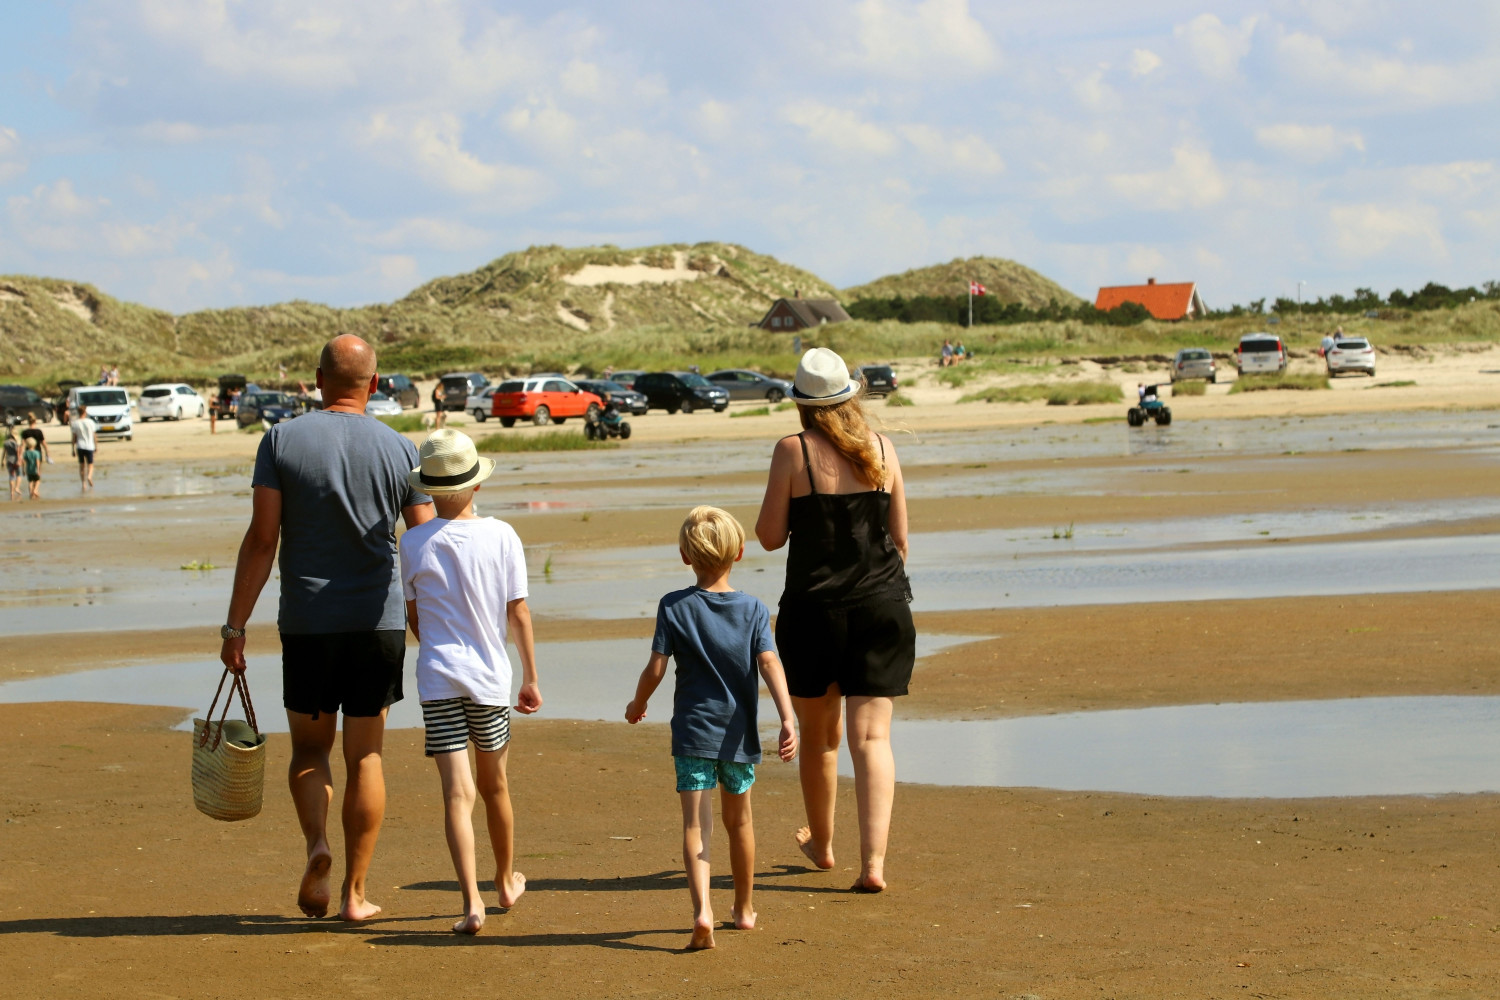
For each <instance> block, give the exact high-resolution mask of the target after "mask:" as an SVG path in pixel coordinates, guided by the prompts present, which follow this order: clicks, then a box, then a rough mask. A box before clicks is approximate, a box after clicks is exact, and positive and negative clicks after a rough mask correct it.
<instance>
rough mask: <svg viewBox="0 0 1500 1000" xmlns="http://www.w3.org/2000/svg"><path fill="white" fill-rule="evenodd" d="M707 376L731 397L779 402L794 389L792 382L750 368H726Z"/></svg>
mask: <svg viewBox="0 0 1500 1000" xmlns="http://www.w3.org/2000/svg"><path fill="white" fill-rule="evenodd" d="M707 378H708V380H709V381H710V382H712V383H713V384H714V385H716V386H718V387H719V388H720V389H723V390H725V391H726V392H728V393H729V398H730V399H763V400H765V401H766V402H768V403H779V402H781V401H782V400H783V399H785V398H786V394H787V393H789V392H791V391H792V383H790V382H787V381H785V380H783V379H779V378H772V377H771V376H769V375H762V374H761V373H760V372H753V371H751V370H749V369H748V368H726V369H724V370H723V371H717V372H710V373H709V374H708V375H707Z"/></svg>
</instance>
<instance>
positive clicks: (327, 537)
mask: <svg viewBox="0 0 1500 1000" xmlns="http://www.w3.org/2000/svg"><path fill="white" fill-rule="evenodd" d="M419 461H420V459H419V457H418V454H417V448H416V445H414V444H412V443H411V442H410V441H408V440H407V439H406V438H404V437H402V436H401V435H400V434H397V433H396V432H395V431H393V430H391V428H389V427H387V426H386V425H385V424H383V423H381V422H380V421H379V420H376V419H375V418H374V417H367V416H365V415H364V414H360V413H340V412H338V411H337V410H314V411H312V412H311V413H306V414H303V415H302V416H300V417H298V418H297V419H296V420H288V421H287V422H285V423H280V424H277V425H276V426H274V427H272V428H271V429H270V430H268V431H266V435H265V437H264V438H262V439H261V442H260V450H259V451H258V452H257V453H256V455H255V474H254V476H252V478H251V480H250V482H251V485H252V486H269V487H270V488H271V489H274V490H279V491H280V493H281V555H280V558H279V562H278V565H279V566H280V568H281V611H280V614H279V615H278V616H277V619H276V624H277V626H278V627H279V628H280V629H281V631H282V632H285V633H287V634H289V635H325V634H327V633H330V632H365V631H371V630H374V629H404V628H406V605H405V603H404V602H403V600H402V596H401V568H400V565H399V564H398V562H397V559H396V522H397V520H398V519H399V518H400V517H401V511H402V508H405V507H410V506H411V505H413V504H419V503H427V502H428V501H429V497H428V496H427V494H425V493H421V492H418V491H417V490H416V489H415V488H414V487H413V486H412V485H411V484H410V483H409V482H407V479H406V474H407V473H408V472H410V471H411V470H412V469H415V468H416V467H417V464H418V462H419Z"/></svg>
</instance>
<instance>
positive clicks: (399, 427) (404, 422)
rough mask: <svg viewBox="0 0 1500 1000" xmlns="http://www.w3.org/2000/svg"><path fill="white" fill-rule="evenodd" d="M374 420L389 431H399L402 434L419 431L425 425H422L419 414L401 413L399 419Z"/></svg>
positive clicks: (379, 418) (377, 418) (380, 418)
mask: <svg viewBox="0 0 1500 1000" xmlns="http://www.w3.org/2000/svg"><path fill="white" fill-rule="evenodd" d="M375 419H376V420H379V421H380V422H381V423H383V424H385V425H386V426H387V427H389V428H391V430H394V431H400V432H401V433H402V434H408V433H411V432H412V431H420V430H422V429H423V428H425V427H426V424H424V423H422V416H421V414H418V413H403V414H401V416H399V417H395V416H392V417H376V418H375Z"/></svg>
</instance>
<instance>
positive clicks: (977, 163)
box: [900, 125, 1005, 176]
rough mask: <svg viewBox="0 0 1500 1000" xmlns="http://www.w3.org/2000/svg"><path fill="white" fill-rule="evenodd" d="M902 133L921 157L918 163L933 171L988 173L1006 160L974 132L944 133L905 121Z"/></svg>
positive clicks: (1001, 165) (994, 170)
mask: <svg viewBox="0 0 1500 1000" xmlns="http://www.w3.org/2000/svg"><path fill="white" fill-rule="evenodd" d="M900 131H901V135H902V136H903V137H904V138H905V139H906V141H907V142H909V143H911V144H912V146H913V147H914V148H915V149H916V151H917V152H918V153H920V154H921V155H922V157H923V159H922V161H921V164H922V166H923V167H924V168H926V169H928V170H931V171H932V172H934V173H959V174H977V175H981V176H988V175H992V174H998V173H1000V172H1001V171H1003V170H1004V169H1005V160H1003V159H1002V158H1001V157H1000V154H999V153H997V152H995V150H994V149H993V148H991V146H990V144H989V143H987V142H985V141H984V140H983V139H981V138H980V137H979V136H977V135H973V134H972V133H970V134H965V135H956V136H951V137H950V136H945V135H944V134H943V133H942V132H940V131H938V130H937V129H935V128H932V127H931V126H928V125H904V126H902V127H901V129H900Z"/></svg>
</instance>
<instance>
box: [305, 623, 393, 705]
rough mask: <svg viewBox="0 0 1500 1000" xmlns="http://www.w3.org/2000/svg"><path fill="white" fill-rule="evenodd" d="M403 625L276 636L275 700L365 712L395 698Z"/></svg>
mask: <svg viewBox="0 0 1500 1000" xmlns="http://www.w3.org/2000/svg"><path fill="white" fill-rule="evenodd" d="M405 666H406V630H405V629H377V630H374V631H369V632H329V633H325V634H321V635H287V634H285V633H282V636H281V702H282V704H283V705H284V706H286V708H287V709H288V710H289V711H292V712H300V713H302V714H303V715H311V716H312V717H313V718H314V719H316V718H317V717H318V715H319V714H320V713H322V712H328V713H330V714H337V713H338V712H339V711H343V713H344V714H345V715H352V716H355V717H364V718H370V717H373V716H377V715H379V714H380V713H381V711H382V710H384V709H387V708H390V707H391V706H392V705H394V704H395V703H396V702H398V701H400V700H401V674H402V672H403V671H404V669H405Z"/></svg>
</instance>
